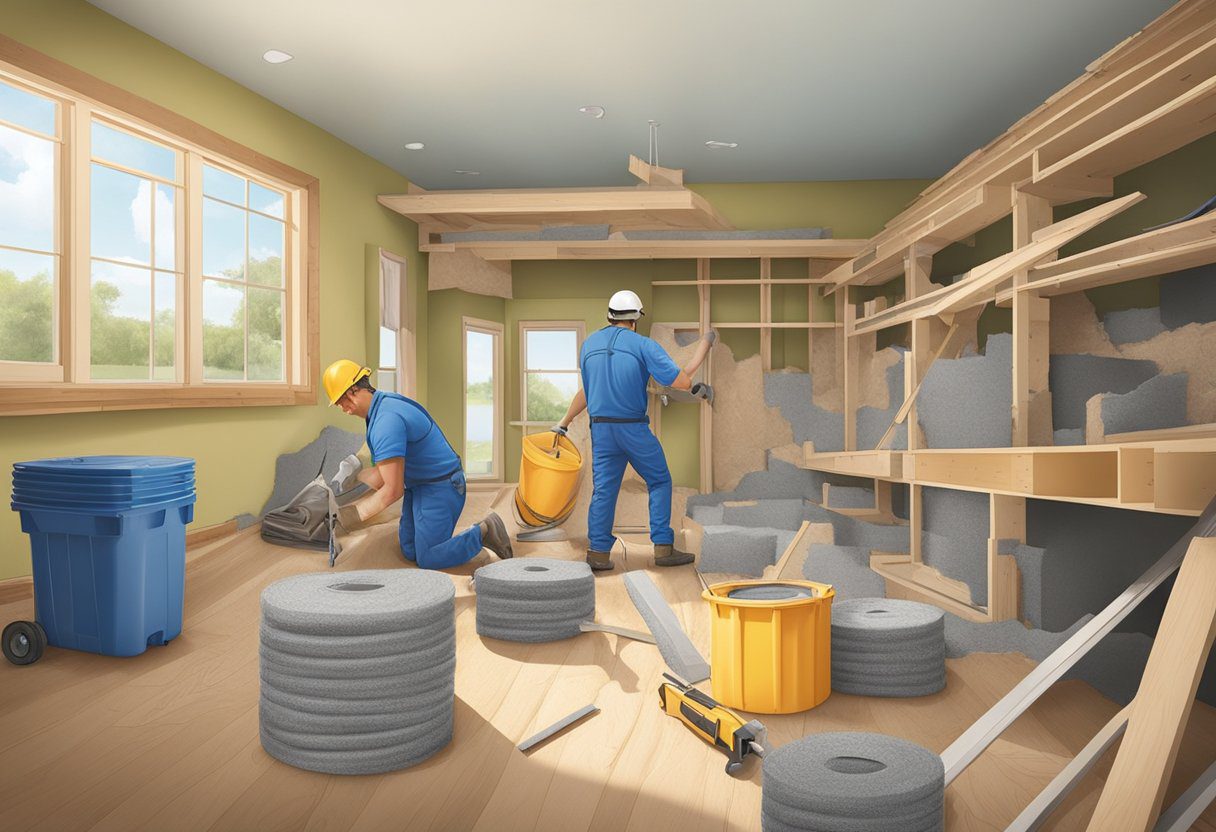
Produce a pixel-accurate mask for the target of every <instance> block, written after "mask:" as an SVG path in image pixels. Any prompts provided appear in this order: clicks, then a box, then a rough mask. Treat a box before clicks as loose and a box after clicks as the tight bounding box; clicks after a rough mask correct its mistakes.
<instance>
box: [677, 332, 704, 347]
mask: <svg viewBox="0 0 1216 832" xmlns="http://www.w3.org/2000/svg"><path fill="white" fill-rule="evenodd" d="M672 337H673V338H675V339H676V346H677V347H687V346H688V345H689V344H695V343H697V341H700V340H701V333H699V332H691V331H689V330H687V329H679V330H676V332H675V333H674V334H673V336H672Z"/></svg>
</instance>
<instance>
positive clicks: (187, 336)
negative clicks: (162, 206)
mask: <svg viewBox="0 0 1216 832" xmlns="http://www.w3.org/2000/svg"><path fill="white" fill-rule="evenodd" d="M184 203H185V217H183V219H182V224H183V225H184V226H185V227H186V228H187V229H188V231H187V233H186V234H185V239H184V240H181V241H180V242H179V245H180V246H182V247H184V252H182V249H179V252H182V253H183V260H182V262H184V263H185V264H186V274H185V282H186V293H185V294H186V297H185V301H186V302H185V303H184V304H183V306H184V307H185V308H184V309H183V310H182V313H181V314H180V315H179V317H178V321H179V322H180V321H182V320H183V319H184V320H185V321H186V323H187V325H186V326H184V327H181V329H182V330H183V333H182V337H183V340H184V342H185V343H184V349H185V355H184V356H183V360H182V364H183V365H184V368H183V369H184V371H185V374H186V384H188V385H196V384H202V383H203V160H202V157H201V156H200V155H199V154H198V153H194V152H187V153H186V193H185V200H184Z"/></svg>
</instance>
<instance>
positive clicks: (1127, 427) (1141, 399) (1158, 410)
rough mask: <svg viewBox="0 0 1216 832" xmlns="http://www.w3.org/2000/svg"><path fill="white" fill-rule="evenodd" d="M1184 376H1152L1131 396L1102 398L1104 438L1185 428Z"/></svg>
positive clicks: (1177, 374) (1183, 374) (1178, 374)
mask: <svg viewBox="0 0 1216 832" xmlns="http://www.w3.org/2000/svg"><path fill="white" fill-rule="evenodd" d="M1186 385H1187V374H1186V373H1173V374H1171V375H1168V376H1154V377H1153V378H1150V379H1149V380H1148V381H1146V382H1144V383H1143V384H1141V385H1140V386H1139V387H1137V388H1136V389H1135V390H1132V391H1131V392H1130V393H1111V394H1108V395H1106V396H1103V397H1102V426H1103V429H1104V431H1105V432H1106V433H1107V434H1113V433H1127V432H1129V431H1136V430H1154V429H1157V428H1176V427H1180V426H1182V425H1185V424H1187V419H1186Z"/></svg>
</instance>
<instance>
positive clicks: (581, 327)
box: [511, 320, 587, 428]
mask: <svg viewBox="0 0 1216 832" xmlns="http://www.w3.org/2000/svg"><path fill="white" fill-rule="evenodd" d="M565 329H573V330H574V331H575V344H574V361H575V364H576V365H577V363H578V359H579V356H580V355H581V354H582V350H583V341H584V339H586V337H587V322H586V321H573V320H571V321H520V322H519V421H518V422H512V423H511V424H512V425H519V426H522V427H525V428H530V427H549V426H550V425H551V423H550V422H535V421H533V422H529V421H528V373H529V372H534V373H565V372H572V373H574V374H575V375H576V376H578V386H579V387H580V388H581V387H582V386H583V379H582V373H580V372H579V371H578V369H575V370H531V371H529V370H528V337H527V332H528V331H529V330H542V331H543V330H565Z"/></svg>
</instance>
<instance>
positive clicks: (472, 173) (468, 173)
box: [452, 170, 481, 176]
mask: <svg viewBox="0 0 1216 832" xmlns="http://www.w3.org/2000/svg"><path fill="white" fill-rule="evenodd" d="M452 173H458V174H460V175H461V176H481V171H479V170H454V171H452Z"/></svg>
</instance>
